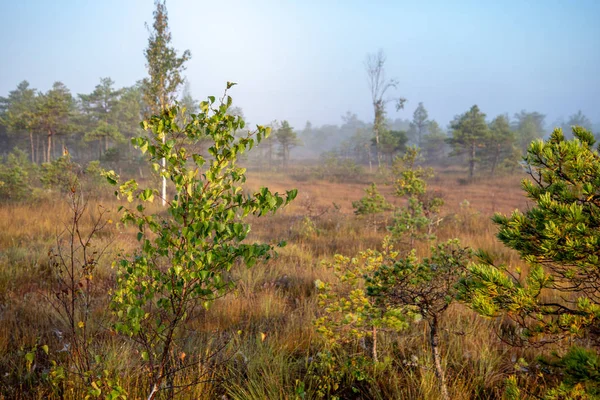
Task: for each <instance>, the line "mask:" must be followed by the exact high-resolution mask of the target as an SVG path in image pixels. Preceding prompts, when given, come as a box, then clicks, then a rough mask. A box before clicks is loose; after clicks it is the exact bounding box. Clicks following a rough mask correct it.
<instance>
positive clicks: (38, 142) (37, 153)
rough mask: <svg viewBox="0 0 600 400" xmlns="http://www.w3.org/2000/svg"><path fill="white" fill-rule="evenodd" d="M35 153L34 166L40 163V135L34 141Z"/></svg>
mask: <svg viewBox="0 0 600 400" xmlns="http://www.w3.org/2000/svg"><path fill="white" fill-rule="evenodd" d="M36 147H37V149H36V152H35V162H36V164H39V163H40V135H37V139H36Z"/></svg>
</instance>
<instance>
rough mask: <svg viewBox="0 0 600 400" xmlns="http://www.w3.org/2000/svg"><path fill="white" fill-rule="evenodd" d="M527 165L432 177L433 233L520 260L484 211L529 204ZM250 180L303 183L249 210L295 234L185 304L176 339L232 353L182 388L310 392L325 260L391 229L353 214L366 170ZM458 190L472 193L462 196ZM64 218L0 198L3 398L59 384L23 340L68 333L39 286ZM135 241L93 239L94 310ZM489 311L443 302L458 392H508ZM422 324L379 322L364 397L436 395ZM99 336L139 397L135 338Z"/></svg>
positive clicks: (257, 225)
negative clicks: (222, 288) (36, 363)
mask: <svg viewBox="0 0 600 400" xmlns="http://www.w3.org/2000/svg"><path fill="white" fill-rule="evenodd" d="M523 177H524V176H511V177H503V178H494V179H485V180H483V179H482V180H480V181H479V182H477V183H474V184H470V185H464V184H460V183H459V182H458V176H457V175H456V174H454V173H452V172H444V171H442V172H441V173H439V174H438V176H437V178H436V179H435V180H434V181H433V182H432V183H431V185H430V187H431V189H433V190H439V191H440V192H441V193H442V194H443V196H444V198H445V201H446V207H445V211H444V215H445V219H444V221H443V222H442V223H441V224H440V227H439V231H438V236H439V238H440V239H441V240H444V239H447V238H451V237H458V238H460V239H461V241H462V243H463V244H465V245H469V246H473V247H476V248H483V249H485V250H487V251H489V252H491V253H492V254H493V255H494V256H495V257H497V258H498V259H499V260H500V261H501V262H505V263H507V264H509V265H520V264H519V263H520V261H519V259H518V257H517V255H516V254H515V253H514V252H512V251H509V250H507V249H506V248H505V247H504V246H502V245H501V244H500V243H499V242H498V241H497V240H496V239H495V232H496V230H495V227H494V225H493V224H492V222H491V220H490V217H491V215H492V214H493V213H494V212H504V213H507V212H511V211H512V210H513V209H515V208H523V207H526V205H527V202H526V199H525V198H524V197H523V195H522V192H521V190H520V180H521V179H522V178H523ZM372 178H373V180H377V179H379V178H378V177H377V176H373V177H372ZM361 180H365V181H369V180H370V179H369V177H367V178H361ZM248 185H249V187H250V188H252V189H257V188H259V187H260V186H268V187H269V188H270V189H271V190H273V191H279V192H283V191H285V190H286V189H290V188H298V191H299V194H298V198H297V200H296V201H295V202H294V203H293V204H292V205H291V206H290V207H288V208H287V209H285V210H283V211H282V212H280V213H278V214H277V215H275V216H266V217H261V218H252V219H251V223H252V232H251V235H250V238H249V240H260V241H268V242H278V241H279V240H282V239H284V240H287V241H288V245H287V246H286V247H283V248H281V249H279V250H278V255H277V257H275V258H273V259H271V260H269V261H268V262H266V263H263V264H261V265H256V266H255V267H254V268H252V269H246V268H245V267H243V266H238V267H236V268H235V269H234V271H232V278H233V279H235V280H236V281H237V282H238V285H237V289H236V290H235V292H233V293H230V294H228V295H227V296H225V297H223V298H222V299H219V300H218V301H216V302H215V303H214V304H213V306H212V307H211V308H210V309H209V310H208V311H204V310H196V311H195V313H194V314H193V315H190V317H189V321H188V324H187V326H186V329H189V331H190V332H195V333H194V334H193V335H192V336H191V338H190V340H188V341H186V343H185V344H183V345H182V347H181V350H183V351H185V352H186V353H188V354H190V356H191V355H193V354H194V353H202V352H203V351H204V352H206V351H208V350H207V349H208V348H209V347H210V346H211V345H209V343H212V342H211V341H212V340H213V339H215V338H216V339H215V340H217V341H218V340H221V339H222V340H225V341H226V342H228V344H227V347H226V349H225V350H224V353H226V354H228V356H227V355H224V356H223V358H222V359H223V360H224V361H223V363H224V364H223V365H222V366H220V368H218V369H216V370H215V371H214V372H213V374H218V376H216V375H214V376H213V375H211V376H212V377H213V378H215V380H214V381H212V380H211V381H210V382H206V383H204V384H202V385H199V386H195V387H193V388H190V389H189V390H186V391H184V392H182V393H181V394H180V395H179V398H206V399H213V398H223V399H225V398H227V399H266V398H268V399H276V398H281V399H295V398H299V397H297V396H299V393H301V392H302V391H303V390H304V391H305V393H306V394H307V397H306V398H313V395H314V393H313V392H312V391H311V390H312V389H313V388H311V386H310V385H311V381H310V379H308V378H307V371H308V369H309V367H310V361H309V360H310V357H314V355H315V354H316V351H318V346H319V344H318V341H317V340H316V336H315V331H314V328H313V325H312V321H313V320H314V318H315V316H316V315H317V313H318V312H319V309H318V306H317V301H316V295H315V289H314V281H315V280H316V279H321V280H325V281H326V280H331V279H332V273H331V271H329V270H326V269H325V268H323V267H322V266H321V264H320V261H321V260H323V259H327V258H329V257H332V256H333V255H334V254H336V253H341V254H345V255H353V254H356V253H357V252H358V251H360V250H365V249H367V248H377V247H379V246H380V243H381V240H382V238H383V236H384V235H385V230H384V229H379V230H378V231H374V230H373V229H372V228H365V226H364V222H363V221H362V220H361V219H360V218H358V217H355V216H354V215H353V209H352V201H355V200H357V199H359V198H360V197H362V196H363V193H364V192H363V190H364V187H365V184H364V183H362V182H361V183H330V182H326V181H310V180H305V181H302V182H298V181H295V180H294V179H292V178H291V177H290V176H288V175H286V174H284V173H281V172H278V173H274V172H261V173H259V172H251V173H250V174H249V179H248ZM380 188H381V191H382V193H383V194H384V195H386V196H387V197H388V198H391V195H392V188H391V187H390V186H386V185H383V184H381V185H380ZM464 200H467V201H468V202H469V204H470V206H469V207H468V208H467V207H465V206H464V203H463V201H464ZM334 203H335V204H336V205H337V206H338V207H337V208H336V207H334V205H333V204H334ZM461 203H463V206H461ZM100 204H101V205H102V206H103V207H106V208H108V209H109V210H111V212H110V213H109V218H111V219H113V220H115V221H116V220H117V219H118V217H117V213H116V212H115V211H114V210H116V207H117V206H118V204H119V203H118V202H117V201H116V200H114V199H111V200H103V201H100V202H98V201H91V202H90V205H89V209H90V210H91V211H92V212H95V211H94V210H96V208H97V207H98V206H99V205H100ZM157 207H158V206H157ZM157 209H158V208H157ZM307 216H309V217H310V218H309V219H307V218H305V217H307ZM69 218H70V211H69V208H68V206H67V204H66V202H64V201H62V200H61V199H60V198H56V199H55V200H53V201H51V202H47V203H40V204H34V205H27V204H24V205H20V204H3V205H0V317H1V321H2V323H1V324H0V376H1V377H3V380H2V379H0V380H2V383H0V399H1V398H3V396H4V397H5V398H58V397H57V395H56V393H55V394H52V392H50V391H49V390H48V386H47V384H46V383H45V382H44V381H43V380H41V378H40V377H39V376H37V378H36V376H34V375H32V374H29V373H27V371H26V368H25V363H24V359H23V356H24V351H25V349H27V348H30V347H31V346H33V345H34V344H35V343H36V342H39V343H47V344H49V345H50V354H51V356H55V357H60V353H58V351H59V350H60V347H61V346H63V344H62V343H61V342H60V341H59V340H58V339H57V338H56V337H55V335H54V334H53V333H52V332H53V330H55V329H57V328H58V326H57V321H56V318H53V317H52V315H53V314H52V312H51V310H50V308H49V307H48V306H47V305H45V304H44V302H43V298H42V297H41V296H40V295H39V294H40V293H41V292H43V290H44V287H45V286H44V285H45V281H46V280H48V279H51V273H50V272H51V271H50V270H49V268H50V266H49V265H48V250H49V249H50V248H51V247H52V246H54V244H55V240H56V235H57V233H59V232H60V231H61V230H62V227H63V226H64V224H65V223H67V222H68V220H69ZM388 218H389V216H388ZM87 223H89V220H88V221H87ZM86 229H89V227H86ZM136 245H137V242H136V240H135V232H134V231H133V230H132V229H124V228H123V227H122V226H119V225H117V224H114V223H113V224H110V225H109V227H108V229H107V231H106V232H105V233H103V235H102V236H101V237H100V239H99V240H98V242H97V243H96V246H100V247H104V246H108V247H107V253H106V256H105V258H104V259H103V261H102V263H101V264H100V265H99V267H98V272H97V276H96V277H95V281H94V282H95V284H96V285H97V287H98V288H100V290H99V292H100V293H99V295H98V296H99V298H98V302H97V309H96V310H94V312H95V315H96V317H98V318H100V319H102V318H104V319H105V318H106V317H107V316H109V314H108V313H107V310H106V304H107V292H108V290H109V288H110V287H111V285H112V284H113V282H114V270H113V269H111V267H110V264H111V262H112V261H113V260H114V259H115V258H116V256H117V254H118V253H119V251H121V250H124V251H125V252H131V251H132V250H133V249H135V246H136ZM418 251H419V252H420V253H422V254H426V253H427V252H428V245H424V244H420V245H418ZM494 324H495V323H494V321H488V320H484V319H483V318H480V317H478V316H476V315H474V314H473V313H472V312H471V311H469V310H467V309H466V308H464V307H462V306H460V305H457V306H455V307H453V308H452V309H451V310H450V311H449V312H448V313H447V315H446V318H445V320H444V322H443V337H444V341H443V344H442V347H443V354H444V363H445V366H446V368H447V370H448V375H449V383H450V390H451V394H452V395H453V398H456V399H468V398H499V397H500V396H501V391H500V389H499V388H500V386H501V383H502V381H503V379H504V378H505V377H506V376H507V374H508V373H510V372H511V365H512V364H511V361H510V354H509V353H511V352H512V350H511V349H509V348H507V347H506V346H504V345H502V344H501V343H500V342H499V340H498V339H497V338H496V336H495V334H494ZM425 334H426V331H425V327H424V324H423V323H421V324H416V325H414V326H412V327H410V328H409V329H408V330H407V331H406V332H405V333H403V334H402V335H391V334H383V335H382V353H384V354H388V355H390V356H392V359H393V360H392V361H390V363H389V365H388V364H386V365H388V366H386V367H385V368H383V369H382V370H374V371H372V378H373V381H372V382H371V383H364V382H363V383H362V384H361V386H360V387H361V391H362V392H361V393H362V396H363V397H355V398H381V399H383V398H407V399H413V398H423V399H435V398H437V397H438V395H439V394H438V389H437V384H436V380H435V377H434V376H433V372H432V368H431V360H430V359H429V350H428V349H427V346H426V345H425V344H424V343H426V341H425V340H424V335H425ZM219 338H221V339H219ZM95 346H96V348H97V351H98V352H99V354H101V355H102V356H103V358H104V359H105V362H106V364H107V366H108V367H109V368H111V369H112V370H113V371H116V374H117V375H118V377H119V379H120V381H121V382H122V384H123V385H124V387H125V388H126V389H127V390H128V392H129V394H130V398H142V397H143V394H144V389H145V386H144V385H145V379H144V375H143V373H142V371H141V370H140V367H139V362H138V361H137V360H139V354H137V352H136V351H135V350H134V347H133V345H132V344H131V343H130V342H128V341H127V340H124V339H123V338H119V337H117V336H114V335H111V334H107V335H105V338H104V339H103V341H102V342H101V343H97V344H95ZM207 346H208V347H207ZM412 358H416V359H417V360H419V362H418V364H419V365H418V366H412V367H411V366H406V365H404V364H402V362H403V360H406V359H412ZM227 360H228V361H227ZM40 368H41V367H40ZM198 373H199V372H198V371H196V372H194V371H189V372H186V373H185V374H183V375H182V377H180V378H179V379H181V380H182V382H185V381H186V380H187V381H192V380H193V379H194V376H195V375H194V374H196V375H197V374H198ZM216 378H219V379H216ZM81 393H82V391H81V387H80V388H79V389H77V390H75V389H72V390H70V391H65V393H64V394H63V398H71V399H76V398H81ZM311 393H312V394H311ZM220 396H224V397H220Z"/></svg>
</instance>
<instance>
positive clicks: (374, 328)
mask: <svg viewBox="0 0 600 400" xmlns="http://www.w3.org/2000/svg"><path fill="white" fill-rule="evenodd" d="M372 334H373V348H372V349H371V350H372V352H373V353H372V355H373V362H376V363H377V362H379V358H378V357H377V327H376V326H373V329H372Z"/></svg>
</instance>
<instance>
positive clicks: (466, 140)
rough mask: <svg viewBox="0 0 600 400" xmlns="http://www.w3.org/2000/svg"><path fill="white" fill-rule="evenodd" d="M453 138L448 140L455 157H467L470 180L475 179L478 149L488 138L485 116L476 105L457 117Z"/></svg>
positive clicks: (452, 126)
mask: <svg viewBox="0 0 600 400" xmlns="http://www.w3.org/2000/svg"><path fill="white" fill-rule="evenodd" d="M451 128H452V137H451V138H450V139H449V140H448V141H449V143H450V145H451V146H452V148H453V150H454V151H453V154H454V155H462V154H465V153H466V155H467V160H468V163H469V179H473V176H474V172H475V164H476V163H477V162H478V158H477V149H479V148H480V147H483V146H484V145H485V143H486V140H487V138H488V134H489V131H488V126H487V124H486V122H485V114H484V113H482V112H481V111H480V110H479V107H477V106H476V105H474V106H473V107H471V109H470V110H469V111H467V112H466V113H464V114H462V115H460V116H458V117H456V119H455V120H454V121H453V122H452V123H451Z"/></svg>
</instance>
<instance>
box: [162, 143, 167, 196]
mask: <svg viewBox="0 0 600 400" xmlns="http://www.w3.org/2000/svg"><path fill="white" fill-rule="evenodd" d="M165 140H166V138H165V136H163V139H162V142H163V145H164V144H165ZM162 167H163V171H165V170H166V168H167V160H166V158H164V157H163V158H162ZM166 204H167V178H166V177H165V176H163V178H162V205H163V206H165V205H166Z"/></svg>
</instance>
